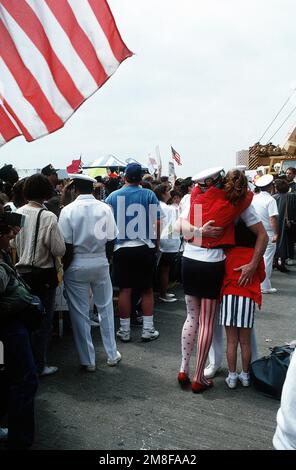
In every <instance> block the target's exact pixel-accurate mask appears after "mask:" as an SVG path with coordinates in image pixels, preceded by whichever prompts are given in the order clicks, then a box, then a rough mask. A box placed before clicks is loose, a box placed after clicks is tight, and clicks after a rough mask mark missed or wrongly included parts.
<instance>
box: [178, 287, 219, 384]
mask: <svg viewBox="0 0 296 470" xmlns="http://www.w3.org/2000/svg"><path fill="white" fill-rule="evenodd" d="M185 302H186V307H187V318H186V320H185V323H184V326H183V330H182V339H181V347H182V364H181V372H186V373H187V374H188V373H189V361H190V357H191V354H192V351H193V348H194V345H195V341H196V336H197V333H198V339H197V353H196V368H195V373H194V376H193V379H192V380H193V381H195V382H199V383H205V384H208V381H207V379H206V378H205V377H204V375H203V371H204V366H205V362H206V359H207V356H208V353H209V349H210V346H211V343H212V338H213V329H214V320H215V314H216V311H217V304H218V301H217V300H213V299H199V298H197V297H193V296H191V295H186V296H185Z"/></svg>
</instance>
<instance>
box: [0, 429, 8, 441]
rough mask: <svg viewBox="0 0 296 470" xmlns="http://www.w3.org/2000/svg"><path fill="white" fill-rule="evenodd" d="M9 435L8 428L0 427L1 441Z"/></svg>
mask: <svg viewBox="0 0 296 470" xmlns="http://www.w3.org/2000/svg"><path fill="white" fill-rule="evenodd" d="M7 436H8V429H7V428H0V441H5V440H6V439H7Z"/></svg>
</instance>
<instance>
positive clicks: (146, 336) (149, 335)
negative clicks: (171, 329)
mask: <svg viewBox="0 0 296 470" xmlns="http://www.w3.org/2000/svg"><path fill="white" fill-rule="evenodd" d="M158 337H159V331H157V330H156V329H155V328H154V326H153V327H152V328H149V329H145V328H143V330H142V336H141V338H142V340H143V341H153V340H154V339H157V338H158Z"/></svg>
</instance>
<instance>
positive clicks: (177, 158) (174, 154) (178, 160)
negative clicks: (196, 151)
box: [171, 146, 182, 165]
mask: <svg viewBox="0 0 296 470" xmlns="http://www.w3.org/2000/svg"><path fill="white" fill-rule="evenodd" d="M171 149H172V159H173V160H175V162H176V163H177V165H182V161H181V157H180V155H179V153H178V152H177V151H176V150H175V149H174V148H173V147H172V146H171Z"/></svg>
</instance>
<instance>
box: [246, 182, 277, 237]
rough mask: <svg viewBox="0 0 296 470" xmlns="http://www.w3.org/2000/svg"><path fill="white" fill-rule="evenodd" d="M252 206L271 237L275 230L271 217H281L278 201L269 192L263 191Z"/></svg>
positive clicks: (257, 195) (256, 196)
mask: <svg viewBox="0 0 296 470" xmlns="http://www.w3.org/2000/svg"><path fill="white" fill-rule="evenodd" d="M252 204H253V205H254V207H255V210H256V212H257V214H258V216H259V218H260V220H261V222H262V223H263V225H264V228H265V230H266V232H267V233H268V234H269V235H270V234H272V233H273V230H272V228H271V225H270V220H269V217H273V216H276V215H279V211H278V208H277V204H276V200H275V199H274V198H273V197H272V196H271V195H270V194H269V193H268V192H267V191H261V192H260V193H259V194H255V196H254V198H253V202H252Z"/></svg>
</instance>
